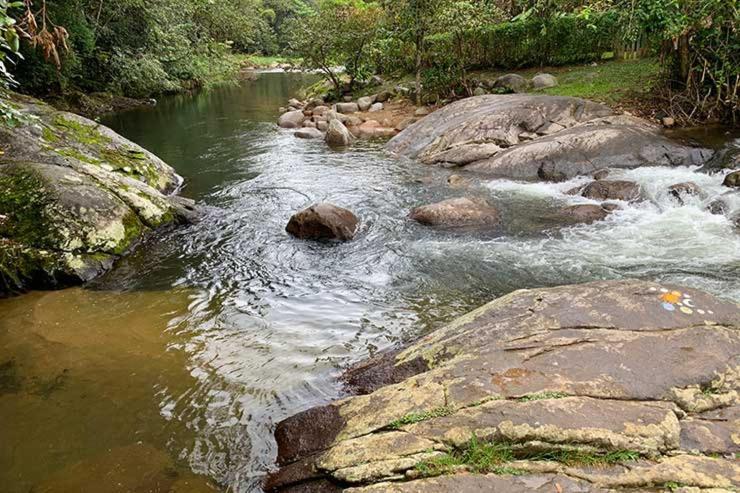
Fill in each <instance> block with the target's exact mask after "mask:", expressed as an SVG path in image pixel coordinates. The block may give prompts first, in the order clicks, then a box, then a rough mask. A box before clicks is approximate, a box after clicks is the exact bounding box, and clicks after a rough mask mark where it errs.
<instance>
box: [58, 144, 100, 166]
mask: <svg viewBox="0 0 740 493" xmlns="http://www.w3.org/2000/svg"><path fill="white" fill-rule="evenodd" d="M54 152H56V153H57V154H59V155H60V156H64V157H70V158H73V159H76V160H78V161H82V162H83V163H88V164H100V160H99V159H95V158H94V157H90V156H88V155H87V154H84V153H82V152H80V151H78V150H77V149H75V148H74V147H63V148H61V149H54Z"/></svg>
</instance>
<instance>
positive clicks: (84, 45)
mask: <svg viewBox="0 0 740 493" xmlns="http://www.w3.org/2000/svg"><path fill="white" fill-rule="evenodd" d="M0 1H3V2H7V0H0ZM33 1H34V5H36V6H42V5H46V18H47V19H48V21H49V23H51V24H53V25H54V26H63V27H64V28H65V29H66V31H67V32H68V33H69V38H68V43H67V44H68V48H69V49H68V50H67V51H65V52H62V51H60V53H59V54H60V57H61V58H60V63H59V64H58V66H56V65H55V63H53V60H51V61H50V60H49V58H48V56H47V55H48V53H46V52H45V51H44V50H43V49H41V48H42V47H41V46H39V45H38V44H36V45H32V44H30V43H23V44H22V45H23V46H22V53H23V56H24V61H23V62H22V63H21V64H19V66H18V68H17V71H16V75H17V78H18V80H19V82H20V83H21V88H22V89H23V90H24V91H25V92H29V93H33V94H37V95H42V96H44V95H48V94H50V93H62V92H64V91H66V90H68V89H70V88H76V89H81V90H83V91H87V92H95V91H111V92H115V93H118V94H122V95H126V96H132V97H147V96H151V95H155V94H159V93H167V92H172V91H181V90H188V89H193V88H200V87H207V86H209V85H212V84H214V83H219V82H221V81H223V80H233V79H234V77H235V75H236V74H237V73H238V71H239V69H240V65H239V63H238V60H237V59H236V58H235V57H233V56H232V55H231V54H232V53H233V52H259V51H261V52H266V51H267V52H269V51H275V50H277V49H279V43H278V42H277V34H276V31H275V29H276V26H278V25H282V23H284V22H285V21H286V20H287V19H288V18H290V17H292V16H295V15H297V14H298V13H299V12H303V10H304V9H305V3H304V1H303V0H157V1H154V2H151V1H145V0H117V1H115V2H113V1H101V0H64V1H61V0H33ZM4 4H7V3H3V4H0V8H2V5H4ZM35 8H36V7H35ZM35 8H34V10H35ZM21 15H24V12H23V11H22V10H21V11H16V12H15V16H16V18H19V17H20V16H21Z"/></svg>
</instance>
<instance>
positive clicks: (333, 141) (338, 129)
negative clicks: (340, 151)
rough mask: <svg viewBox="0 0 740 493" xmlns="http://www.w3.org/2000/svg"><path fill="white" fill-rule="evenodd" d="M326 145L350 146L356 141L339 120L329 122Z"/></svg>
mask: <svg viewBox="0 0 740 493" xmlns="http://www.w3.org/2000/svg"><path fill="white" fill-rule="evenodd" d="M325 140H326V143H327V144H328V145H329V146H333V147H344V146H348V145H349V144H351V143H352V141H353V140H354V136H353V135H352V134H351V133H350V131H349V130H348V129H347V127H346V126H345V125H344V123H342V122H341V121H340V120H339V119H338V118H335V119H332V120H329V126H328V128H327V130H326V137H325Z"/></svg>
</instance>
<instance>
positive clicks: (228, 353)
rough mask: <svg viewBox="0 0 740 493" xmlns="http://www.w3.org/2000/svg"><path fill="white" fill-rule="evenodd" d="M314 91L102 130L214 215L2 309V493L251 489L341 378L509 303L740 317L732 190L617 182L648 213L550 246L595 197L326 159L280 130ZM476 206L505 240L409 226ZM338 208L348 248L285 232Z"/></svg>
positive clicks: (574, 233) (341, 154)
mask: <svg viewBox="0 0 740 493" xmlns="http://www.w3.org/2000/svg"><path fill="white" fill-rule="evenodd" d="M304 77H307V76H302V75H298V74H280V73H275V74H263V75H261V76H260V77H259V78H258V79H257V80H255V81H252V82H247V83H244V84H243V85H241V86H239V87H226V88H221V89H217V90H214V91H211V92H207V93H202V94H197V95H190V96H177V97H171V98H165V99H163V100H162V101H161V102H160V104H159V105H158V106H157V107H156V108H149V109H142V110H136V111H131V112H127V113H123V114H119V115H114V116H112V117H110V118H108V119H106V120H105V121H104V122H103V123H105V124H106V125H109V126H111V127H112V128H113V129H115V130H116V131H118V132H120V133H121V134H123V135H124V136H126V137H128V138H130V139H132V140H134V141H135V142H137V143H139V144H141V145H142V146H144V147H146V148H148V149H150V150H151V151H153V152H155V153H156V154H158V155H159V156H160V157H162V158H163V159H164V160H165V161H167V162H168V163H170V164H171V165H172V166H174V167H175V168H176V169H177V171H178V172H179V173H180V174H181V175H183V176H184V177H185V179H186V183H187V185H186V187H185V188H184V190H183V191H182V193H183V194H184V195H186V196H188V197H191V198H194V199H196V200H197V201H199V202H200V203H201V204H203V206H204V208H205V216H204V218H203V220H202V221H201V222H200V223H199V224H196V225H193V226H190V227H187V228H180V229H176V230H170V231H164V232H161V233H158V234H157V235H155V236H153V237H152V238H150V239H149V240H147V241H146V242H145V243H144V244H142V245H140V246H139V248H138V249H137V250H136V251H135V253H134V254H133V255H131V256H130V257H127V258H126V259H124V260H123V261H121V262H120V263H119V264H118V265H117V266H116V268H115V269H114V270H113V271H111V272H110V273H109V274H107V275H106V276H104V277H103V278H101V279H99V280H96V281H94V282H93V283H90V284H89V285H88V286H85V287H84V288H72V289H66V290H62V291H57V292H33V293H29V294H25V295H23V296H19V297H15V298H10V299H5V300H0V314H1V316H0V423H2V428H0V441H1V442H2V446H1V447H0V485H1V486H2V488H0V490H1V491H2V492H3V493H29V492H30V491H33V492H35V493H38V492H45V493H56V492H71V491H75V492H77V491H80V492H83V491H85V492H86V491H90V492H93V491H94V492H96V493H100V492H103V493H105V492H109V491H110V492H114V491H116V492H117V491H133V492H148V491H172V492H191V493H196V492H206V491H228V492H235V493H236V492H238V493H243V492H252V491H259V482H260V479H261V477H262V475H263V474H264V472H265V470H266V469H267V468H268V467H269V466H270V464H271V462H272V461H273V459H274V456H275V452H276V451H275V445H274V442H273V440H272V436H271V432H272V429H273V427H274V425H275V423H277V422H278V421H279V420H280V419H282V418H284V417H286V416H289V415H290V414H293V413H295V412H297V411H300V410H302V409H305V408H308V407H311V406H314V405H317V404H321V403H325V402H327V401H329V400H331V399H333V398H336V397H338V396H340V395H341V392H342V390H341V388H340V386H339V385H338V383H337V380H336V376H337V375H338V373H339V371H340V370H341V368H343V367H345V366H346V365H348V364H350V363H352V362H355V361H358V360H359V359H361V358H362V357H364V356H367V355H368V354H372V353H374V352H376V351H378V350H380V349H383V348H387V347H389V346H391V345H394V344H398V343H400V342H402V341H407V340H410V339H413V338H414V337H418V336H419V335H420V334H423V333H425V332H427V331H430V330H432V329H434V328H435V327H439V326H440V325H441V324H444V323H445V322H447V321H449V320H451V319H453V318H454V317H456V316H458V315H460V314H462V313H465V312H466V311H469V310H470V309H472V308H474V307H476V306H478V305H480V304H482V303H484V302H486V301H489V300H490V299H492V298H494V297H497V296H500V295H502V294H505V293H508V292H510V291H512V290H514V289H518V288H526V287H535V286H549V285H558V284H567V283H574V282H584V281H589V280H594V279H611V278H623V277H639V278H646V279H655V280H659V281H663V282H679V283H681V284H686V285H690V286H692V287H697V288H702V289H706V290H708V291H711V292H713V293H716V294H718V295H719V296H721V297H725V298H730V299H734V300H739V301H740V235H738V233H737V231H736V230H735V229H734V226H733V225H732V224H731V222H730V221H729V220H728V219H727V218H726V217H724V216H717V215H711V214H709V213H708V212H706V211H705V209H704V207H705V206H706V204H707V203H708V201H710V200H711V199H712V198H713V197H716V196H718V195H721V194H723V193H724V192H725V191H726V189H723V188H722V186H721V176H709V175H704V174H700V173H697V172H695V170H691V169H661V168H644V169H639V170H633V171H622V172H619V173H618V174H616V175H613V176H615V177H623V178H625V179H630V180H633V181H637V182H638V183H640V184H641V185H642V187H643V192H644V193H645V194H646V195H647V196H648V198H649V199H650V200H648V201H645V202H643V203H640V204H636V205H631V206H628V207H625V208H624V209H623V210H620V211H617V212H616V213H614V214H612V215H611V216H610V217H609V218H608V219H607V220H605V221H602V222H600V223H595V224H593V225H590V226H579V227H573V228H567V229H561V230H558V229H552V228H551V226H552V224H548V223H547V221H546V220H545V219H543V218H544V217H545V216H546V215H547V214H546V213H547V212H548V211H550V210H554V209H555V208H557V207H558V206H559V205H562V204H564V203H576V202H578V201H586V199H582V198H576V197H572V196H569V195H566V194H565V192H566V191H567V190H569V189H570V188H572V187H573V186H575V185H576V184H578V183H581V182H583V180H582V179H577V180H571V181H570V182H567V183H560V184H542V183H519V182H511V181H506V180H492V181H487V182H483V183H482V185H481V186H479V187H475V188H474V189H473V190H470V191H465V190H460V189H452V188H450V187H449V186H448V185H447V184H446V178H447V176H448V175H449V174H450V171H448V170H444V169H439V168H435V167H429V166H424V165H421V164H418V163H414V162H410V161H406V160H398V159H395V158H393V157H391V156H389V155H387V154H385V153H384V152H383V149H382V143H380V142H369V143H359V144H357V145H355V146H353V147H352V148H351V149H349V150H346V151H331V150H329V149H328V148H327V147H326V146H325V144H324V143H323V142H320V141H307V140H300V139H296V138H294V137H293V136H292V133H291V132H290V131H287V130H279V129H277V127H276V125H275V121H276V118H277V115H278V107H279V106H280V105H282V104H284V103H285V101H286V100H287V99H288V98H289V97H290V96H292V95H294V94H295V92H296V91H297V89H298V88H299V87H300V85H301V84H302V83H304V82H305V80H303V79H304ZM689 180H690V181H694V182H696V183H697V184H698V185H700V186H701V187H702V188H703V189H704V190H705V192H707V196H706V197H704V198H698V197H696V198H690V199H688V201H687V203H686V204H685V205H683V206H679V205H678V204H677V203H676V202H675V201H674V200H673V199H672V198H671V197H670V196H669V194H668V193H667V187H668V186H669V185H672V184H674V183H679V182H684V181H689ZM468 193H472V194H476V195H484V196H486V197H487V198H488V199H489V200H491V201H492V202H494V203H495V204H497V205H498V206H499V207H500V209H501V212H502V217H503V222H504V224H505V226H504V228H503V229H502V231H500V232H497V233H496V234H485V235H482V234H475V233H470V232H468V233H460V232H450V231H447V232H445V231H436V230H431V229H428V228H425V227H423V226H421V225H418V224H414V223H412V222H410V221H408V220H407V219H406V214H407V213H408V211H409V209H410V208H412V207H414V206H417V205H420V204H423V203H429V202H433V201H436V200H439V199H443V198H448V197H452V196H460V195H465V194H468ZM324 200H325V201H330V202H333V203H336V204H338V205H341V206H345V207H348V208H349V209H351V210H353V211H354V212H355V213H356V214H357V215H358V216H359V217H360V218H361V220H362V226H361V231H360V233H359V235H358V237H357V238H356V239H355V240H354V241H352V242H348V243H344V244H327V243H314V242H305V241H300V240H296V239H293V238H291V237H290V236H288V235H287V234H286V233H285V229H284V228H285V225H286V223H287V221H288V219H289V217H290V215H291V214H292V213H294V212H295V211H297V210H299V209H301V208H304V207H306V206H308V205H309V204H311V203H313V202H316V201H324ZM729 200H730V202H731V207H732V208H733V209H735V210H737V209H738V208H740V204H738V199H737V194H734V195H733V196H732V197H730V198H729Z"/></svg>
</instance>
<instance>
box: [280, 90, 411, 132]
mask: <svg viewBox="0 0 740 493" xmlns="http://www.w3.org/2000/svg"><path fill="white" fill-rule="evenodd" d="M391 97H392V93H390V92H381V93H378V94H374V95H372V96H365V97H361V98H359V99H357V100H356V101H345V102H340V103H334V104H332V105H331V106H328V105H326V104H325V103H324V101H323V100H321V99H318V98H315V99H311V100H309V101H299V100H297V99H291V100H290V101H289V103H288V107H285V108H280V112H281V116H280V119H279V121H278V125H279V126H281V127H283V128H298V129H299V130H297V131H296V132H295V136H296V137H299V138H307V139H311V138H325V135H326V134H327V132H328V131H329V127H330V124H331V122H332V121H333V120H336V121H337V122H338V124H341V126H342V127H345V128H347V129H348V130H349V135H350V139H355V138H363V139H370V138H389V137H393V136H394V135H396V134H397V133H398V132H400V131H401V130H403V129H404V128H405V127H406V126H408V125H410V124H411V123H413V121H414V120H408V121H404V122H403V123H402V124H399V125H394V124H393V122H391V121H390V120H388V119H383V120H381V121H378V120H376V119H374V118H373V114H374V113H378V112H379V111H382V110H383V109H384V103H386V102H387V101H389V100H390V99H391ZM335 125H336V124H335ZM349 143H351V140H349V141H340V142H338V143H336V144H338V145H348V144H349Z"/></svg>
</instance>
